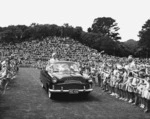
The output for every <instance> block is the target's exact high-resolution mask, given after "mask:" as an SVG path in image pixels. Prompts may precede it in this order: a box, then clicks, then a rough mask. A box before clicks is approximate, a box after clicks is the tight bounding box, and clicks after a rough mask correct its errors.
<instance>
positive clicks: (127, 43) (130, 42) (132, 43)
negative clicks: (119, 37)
mask: <svg viewBox="0 0 150 119" xmlns="http://www.w3.org/2000/svg"><path fill="white" fill-rule="evenodd" d="M122 43H123V44H124V45H125V46H126V47H127V48H128V49H129V50H130V51H131V52H133V53H134V52H135V51H136V49H137V47H138V41H135V40H133V39H129V40H127V41H125V42H122Z"/></svg>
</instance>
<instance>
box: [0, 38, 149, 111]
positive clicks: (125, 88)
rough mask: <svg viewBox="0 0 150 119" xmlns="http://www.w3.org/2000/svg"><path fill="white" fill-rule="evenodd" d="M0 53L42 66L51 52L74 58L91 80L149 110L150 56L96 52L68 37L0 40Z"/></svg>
mask: <svg viewBox="0 0 150 119" xmlns="http://www.w3.org/2000/svg"><path fill="white" fill-rule="evenodd" d="M0 51H1V55H2V56H3V57H8V56H10V54H15V55H16V58H17V59H18V62H19V65H20V66H22V67H23V66H25V67H34V68H39V69H43V68H45V67H46V64H47V61H48V60H49V59H50V58H52V57H53V55H52V54H53V53H54V52H55V56H56V57H57V59H58V60H66V61H74V62H78V63H79V65H80V73H81V74H83V75H84V74H88V75H89V76H90V77H91V78H92V79H93V82H94V84H99V86H100V87H101V88H102V89H103V90H104V91H108V92H109V93H110V95H112V96H115V97H116V98H119V99H121V100H124V101H128V102H129V103H132V104H133V105H139V106H140V107H141V108H142V109H144V111H145V112H148V111H150V60H149V59H139V58H133V57H131V56H130V57H121V58H120V57H115V56H110V55H107V54H106V53H105V52H104V51H101V52H98V51H97V50H95V49H92V48H89V47H88V46H85V45H83V44H81V43H79V42H78V41H75V40H73V39H70V38H60V37H48V38H45V39H43V40H32V41H25V42H21V43H15V44H8V45H5V44H1V45H0Z"/></svg>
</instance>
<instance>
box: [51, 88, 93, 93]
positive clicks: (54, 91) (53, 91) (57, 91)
mask: <svg viewBox="0 0 150 119" xmlns="http://www.w3.org/2000/svg"><path fill="white" fill-rule="evenodd" d="M71 90H77V91H78V92H79V93H80V92H91V91H93V89H71ZM49 91H50V92H52V93H69V92H70V90H54V89H49Z"/></svg>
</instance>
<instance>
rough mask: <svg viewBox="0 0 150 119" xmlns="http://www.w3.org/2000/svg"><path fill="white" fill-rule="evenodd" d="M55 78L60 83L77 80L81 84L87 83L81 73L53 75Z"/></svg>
mask: <svg viewBox="0 0 150 119" xmlns="http://www.w3.org/2000/svg"><path fill="white" fill-rule="evenodd" d="M52 75H53V77H56V78H57V79H58V80H59V81H60V82H65V81H66V80H67V81H68V80H76V81H80V82H82V83H83V82H85V81H86V79H85V78H84V77H83V76H82V75H81V74H79V73H73V74H70V73H53V74H52Z"/></svg>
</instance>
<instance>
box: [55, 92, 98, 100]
mask: <svg viewBox="0 0 150 119" xmlns="http://www.w3.org/2000/svg"><path fill="white" fill-rule="evenodd" d="M53 101H59V102H91V101H92V102H93V101H98V102H100V98H99V97H98V98H96V97H94V96H93V95H92V93H91V94H89V95H88V96H84V95H82V94H77V95H75V94H55V96H54V98H53Z"/></svg>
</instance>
